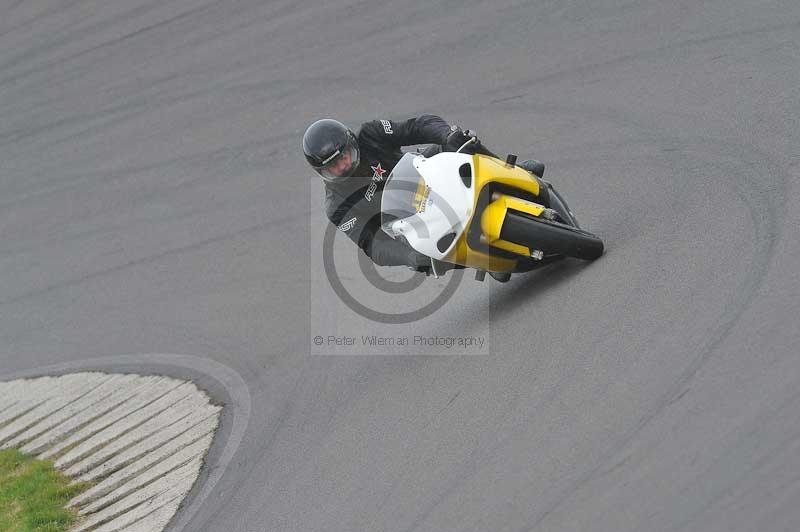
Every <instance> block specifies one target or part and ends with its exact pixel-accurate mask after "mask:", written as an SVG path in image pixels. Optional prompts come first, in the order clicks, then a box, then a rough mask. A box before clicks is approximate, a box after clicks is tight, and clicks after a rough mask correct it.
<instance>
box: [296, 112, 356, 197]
mask: <svg viewBox="0 0 800 532" xmlns="http://www.w3.org/2000/svg"><path fill="white" fill-rule="evenodd" d="M303 153H304V154H305V156H306V160H307V161H308V164H310V165H311V167H312V168H313V169H314V170H315V171H316V172H317V173H318V174H319V175H320V176H322V179H324V180H325V181H328V182H338V181H341V180H344V179H346V178H348V177H350V176H351V175H353V172H355V170H356V168H357V167H358V162H359V151H358V141H357V140H356V136H355V135H354V134H353V132H352V131H350V130H349V129H347V127H345V125H344V124H342V123H341V122H339V121H337V120H333V119H330V118H323V119H322V120H317V121H316V122H314V123H313V124H311V125H310V126H308V129H306V132H305V134H304V135H303Z"/></svg>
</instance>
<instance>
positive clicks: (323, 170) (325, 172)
mask: <svg viewBox="0 0 800 532" xmlns="http://www.w3.org/2000/svg"><path fill="white" fill-rule="evenodd" d="M358 162H359V153H358V144H357V143H356V140H355V139H354V138H352V137H348V139H347V143H346V144H345V145H344V147H342V149H340V150H336V151H335V152H334V153H333V154H331V155H330V156H329V157H328V158H327V159H325V160H324V161H323V164H322V166H315V167H314V170H316V171H317V173H318V174H319V175H320V176H322V178H323V179H324V180H326V181H332V182H336V181H342V180H344V179H346V178H348V177H350V176H352V175H353V172H355V171H356V168H358Z"/></svg>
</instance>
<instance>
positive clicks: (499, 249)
mask: <svg viewBox="0 0 800 532" xmlns="http://www.w3.org/2000/svg"><path fill="white" fill-rule="evenodd" d="M472 142H477V139H475V138H472V139H470V140H469V141H467V142H466V143H464V145H463V146H461V147H460V148H459V149H458V150H457V151H456V152H444V153H438V154H435V155H432V156H430V157H425V156H424V155H422V154H419V153H413V152H409V153H406V154H404V155H403V157H402V158H401V159H400V161H399V162H398V163H397V165H396V166H395V167H394V169H393V170H392V172H391V173H390V174H389V177H388V179H387V181H386V184H385V186H384V189H383V194H382V196H381V229H382V230H383V231H384V232H385V233H386V234H388V235H389V236H390V237H392V238H395V239H400V240H404V241H405V242H406V243H407V244H408V245H409V246H411V247H412V248H413V249H415V250H416V251H418V252H419V253H422V254H424V255H426V256H428V257H430V258H431V268H430V270H431V273H432V274H433V275H434V276H435V277H437V278H438V277H439V276H441V275H443V274H444V273H445V272H446V271H447V270H449V269H453V268H474V269H475V270H476V274H475V278H476V279H477V280H479V281H483V280H484V277H485V275H486V272H495V273H501V274H502V273H507V274H510V273H511V272H525V271H530V270H533V269H535V268H538V267H541V266H544V265H546V264H550V263H552V262H554V261H558V260H561V259H563V258H565V257H575V258H578V259H583V260H595V259H597V258H598V257H600V256H601V255H602V254H603V242H602V240H601V239H600V238H598V237H597V236H596V235H593V234H592V233H589V232H587V231H584V230H583V229H581V227H580V225H579V224H578V221H577V219H576V218H575V215H574V214H573V213H572V211H571V210H570V209H569V207H568V206H567V203H566V202H565V201H564V198H563V197H562V196H561V195H560V194H559V193H558V192H557V191H556V190H555V188H553V186H552V185H551V184H550V183H549V182H547V181H545V180H543V179H541V178H540V177H538V176H536V175H534V174H532V173H530V172H528V171H526V170H525V169H523V168H521V167H519V166H517V165H516V156H515V155H508V157H507V158H506V160H505V162H504V161H502V160H501V159H499V158H498V157H497V156H495V155H494V154H493V153H492V152H490V151H489V150H488V149H485V148H483V149H481V150H480V152H475V153H472V154H470V153H463V150H464V148H466V147H467V146H468V145H469V144H470V143H472Z"/></svg>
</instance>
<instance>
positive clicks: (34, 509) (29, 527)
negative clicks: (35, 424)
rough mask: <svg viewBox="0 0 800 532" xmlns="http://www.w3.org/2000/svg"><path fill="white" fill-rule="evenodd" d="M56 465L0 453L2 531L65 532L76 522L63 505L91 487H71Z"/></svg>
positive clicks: (18, 454)
mask: <svg viewBox="0 0 800 532" xmlns="http://www.w3.org/2000/svg"><path fill="white" fill-rule="evenodd" d="M68 484H69V478H68V477H66V476H64V475H62V474H61V473H59V472H58V471H56V470H55V469H54V468H53V463H52V462H49V461H46V460H37V459H35V458H33V457H30V456H27V455H25V454H22V453H21V452H19V451H17V450H15V449H8V450H0V531H3V532H33V531H36V532H62V531H66V530H68V529H69V527H70V526H71V525H73V524H74V523H75V522H76V521H77V519H78V514H77V513H76V512H73V511H70V510H67V509H66V508H64V505H65V504H66V503H67V502H68V501H69V500H70V499H72V498H73V497H74V496H75V495H77V494H78V493H80V492H81V491H83V490H84V489H86V488H87V487H88V484H76V485H74V486H69V485H68Z"/></svg>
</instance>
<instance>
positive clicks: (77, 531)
mask: <svg viewBox="0 0 800 532" xmlns="http://www.w3.org/2000/svg"><path fill="white" fill-rule="evenodd" d="M201 464H202V462H201V461H200V459H197V460H194V461H192V462H190V463H188V464H186V465H185V466H183V467H181V468H180V469H176V470H175V471H172V472H171V473H169V474H168V475H166V476H165V477H162V478H161V479H160V480H158V482H154V483H152V484H148V485H147V486H145V487H144V488H142V489H140V490H138V491H136V492H134V493H132V494H130V495H128V496H127V497H125V498H124V499H122V500H120V501H117V502H115V503H114V504H112V505H111V506H108V507H106V508H103V509H102V510H100V511H99V512H97V513H95V514H92V515H91V516H89V518H88V519H86V520H85V521H84V522H83V523H81V524H80V525H78V526H77V527H75V528H74V529H73V532H84V531H88V530H92V529H93V528H94V527H97V526H100V525H108V526H107V527H106V528H107V529H108V530H119V529H121V528H123V527H125V526H127V525H129V524H131V523H133V522H135V521H137V520H138V519H141V518H142V517H144V516H145V515H147V514H149V513H151V512H153V511H155V510H156V509H157V508H159V507H160V506H161V505H163V504H164V503H165V502H167V501H169V500H170V499H172V498H173V497H175V496H180V497H182V496H184V495H186V493H188V492H189V489H190V488H191V485H192V483H193V482H194V479H196V478H197V475H198V474H199V473H200V466H201ZM190 479H191V482H187V480H190ZM109 527H111V528H109Z"/></svg>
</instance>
